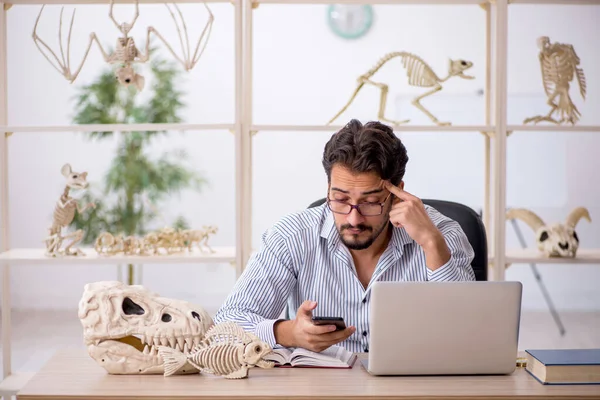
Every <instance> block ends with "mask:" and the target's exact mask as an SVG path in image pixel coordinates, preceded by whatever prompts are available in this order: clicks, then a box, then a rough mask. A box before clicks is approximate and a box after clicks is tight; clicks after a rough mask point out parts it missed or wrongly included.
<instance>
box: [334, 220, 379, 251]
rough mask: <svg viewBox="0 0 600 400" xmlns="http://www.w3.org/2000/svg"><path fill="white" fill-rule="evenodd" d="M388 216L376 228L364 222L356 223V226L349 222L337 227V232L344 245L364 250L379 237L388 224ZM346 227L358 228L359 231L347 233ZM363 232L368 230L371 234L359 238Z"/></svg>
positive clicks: (352, 248)
mask: <svg viewBox="0 0 600 400" xmlns="http://www.w3.org/2000/svg"><path fill="white" fill-rule="evenodd" d="M388 222H389V218H386V219H385V221H383V223H382V224H381V225H380V226H378V227H377V229H375V228H373V227H372V226H369V225H365V224H358V225H357V226H352V225H350V224H344V225H342V226H340V227H339V228H338V233H339V235H340V238H341V240H342V243H344V245H346V247H348V248H349V249H351V250H364V249H367V248H369V247H370V246H371V245H372V244H373V242H375V240H376V239H377V238H378V237H379V235H380V234H381V232H383V230H384V229H385V227H386V226H388ZM348 229H360V232H359V233H348V232H347V230H348ZM365 232H367V233H368V232H370V233H371V234H370V235H368V236H367V237H365V238H359V236H360V235H364V233H365Z"/></svg>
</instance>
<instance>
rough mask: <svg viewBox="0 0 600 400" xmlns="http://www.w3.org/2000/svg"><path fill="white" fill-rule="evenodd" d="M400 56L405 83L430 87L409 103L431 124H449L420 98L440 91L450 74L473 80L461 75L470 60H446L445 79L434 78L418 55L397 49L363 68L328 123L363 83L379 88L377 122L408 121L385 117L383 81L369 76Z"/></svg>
mask: <svg viewBox="0 0 600 400" xmlns="http://www.w3.org/2000/svg"><path fill="white" fill-rule="evenodd" d="M396 57H400V59H401V60H402V65H403V66H404V68H405V69H406V74H407V76H408V84H409V85H411V86H416V87H424V88H432V89H431V90H429V91H427V92H425V93H423V94H422V95H420V96H418V97H416V98H415V99H413V101H412V104H413V105H414V106H415V107H417V108H418V109H419V110H421V111H422V112H423V113H425V115H427V116H428V117H429V118H430V119H431V120H432V121H433V122H434V123H435V124H437V125H450V122H440V121H439V120H438V119H437V118H436V117H435V116H433V114H431V113H430V112H429V111H428V110H427V109H426V108H425V107H423V105H422V104H421V103H420V101H421V100H422V99H423V98H424V97H427V96H430V95H432V94H434V93H436V92H439V91H440V90H442V85H441V83H443V82H445V81H447V80H448V79H450V78H451V77H453V76H458V77H461V78H463V79H475V77H473V76H469V75H465V74H464V71H465V70H467V69H469V68H471V67H472V66H473V63H472V62H470V61H465V60H450V62H449V66H448V76H446V77H445V78H440V77H438V76H437V75H436V74H435V72H433V69H432V68H431V67H430V66H429V65H427V63H426V62H425V61H423V60H422V59H421V58H420V57H419V56H416V55H414V54H411V53H407V52H404V51H401V52H393V53H388V54H386V55H385V56H384V57H383V58H381V59H380V60H379V61H378V62H377V64H376V65H375V66H374V67H373V68H371V69H370V70H369V71H367V72H366V73H365V74H363V75H361V76H360V77H359V78H358V79H357V82H358V86H357V87H356V89H355V90H354V93H352V96H351V97H350V100H348V102H347V103H346V105H345V106H344V107H343V108H342V109H341V110H340V111H339V112H338V113H337V114H336V115H335V116H334V117H333V118H332V119H331V120H330V121H329V122H328V125H329V124H331V123H333V121H335V120H336V119H337V118H338V117H339V116H340V115H341V114H342V113H343V112H344V111H346V109H347V108H348V107H349V106H350V104H352V102H353V101H354V99H355V98H356V96H357V95H358V92H359V91H360V90H361V89H362V88H363V86H365V84H369V85H373V86H375V87H377V88H379V90H380V91H381V97H380V99H379V114H378V118H379V120H380V121H387V122H390V123H392V124H394V125H400V124H405V123H408V122H409V121H410V120H404V121H394V120H390V119H387V118H386V117H385V107H386V103H387V96H388V91H389V87H388V85H386V84H385V83H381V82H376V81H373V80H371V78H372V77H373V75H375V74H376V73H377V71H379V70H380V69H381V67H383V66H384V65H385V64H386V63H387V62H388V61H390V60H391V59H393V58H396Z"/></svg>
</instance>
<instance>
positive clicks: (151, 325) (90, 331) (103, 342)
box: [78, 281, 213, 374]
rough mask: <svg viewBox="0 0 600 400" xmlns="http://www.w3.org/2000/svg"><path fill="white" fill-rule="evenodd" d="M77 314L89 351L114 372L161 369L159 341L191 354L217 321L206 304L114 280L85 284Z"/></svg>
mask: <svg viewBox="0 0 600 400" xmlns="http://www.w3.org/2000/svg"><path fill="white" fill-rule="evenodd" d="M78 316H79V319H80V321H81V324H82V325H83V336H84V342H85V344H86V346H87V348H88V353H89V355H90V356H91V357H92V358H93V359H94V360H96V362H97V363H98V364H100V365H101V366H102V367H103V368H104V369H106V370H107V371H108V372H109V373H111V374H162V373H164V367H163V360H162V358H161V357H160V356H159V355H158V346H166V347H170V348H174V349H178V350H179V351H182V352H183V353H186V354H187V353H189V351H190V350H191V349H192V348H193V347H194V346H196V345H198V343H200V341H201V339H202V338H203V336H204V334H205V333H206V331H207V330H208V329H209V328H210V327H211V326H212V325H213V320H212V318H211V317H210V315H209V314H208V313H207V312H206V311H205V310H204V309H203V308H202V307H198V306H194V305H193V304H190V303H187V302H185V301H180V300H173V299H168V298H164V297H160V296H159V295H158V294H157V293H153V292H151V291H149V290H147V289H145V288H144V287H142V286H139V285H131V286H129V285H125V284H123V283H122V282H113V281H102V282H94V283H90V284H87V285H85V288H84V292H83V296H82V298H81V300H80V302H79V313H78ZM194 372H198V371H197V370H195V369H194V368H190V366H189V365H186V366H184V367H183V368H182V370H181V371H180V373H194Z"/></svg>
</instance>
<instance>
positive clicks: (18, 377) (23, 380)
mask: <svg viewBox="0 0 600 400" xmlns="http://www.w3.org/2000/svg"><path fill="white" fill-rule="evenodd" d="M33 375H35V373H34V372H17V373H14V374H11V375H9V376H7V377H6V379H4V380H3V381H2V382H0V396H7V397H9V398H10V396H15V395H16V394H17V392H18V391H20V390H21V389H23V387H24V386H25V385H26V384H27V382H29V380H30V379H31V378H33Z"/></svg>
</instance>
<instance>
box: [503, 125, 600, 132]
mask: <svg viewBox="0 0 600 400" xmlns="http://www.w3.org/2000/svg"><path fill="white" fill-rule="evenodd" d="M507 130H508V131H513V132H518V131H523V132H525V131H529V132H600V126H598V125H587V126H586V125H575V126H571V125H508V128H507Z"/></svg>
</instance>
